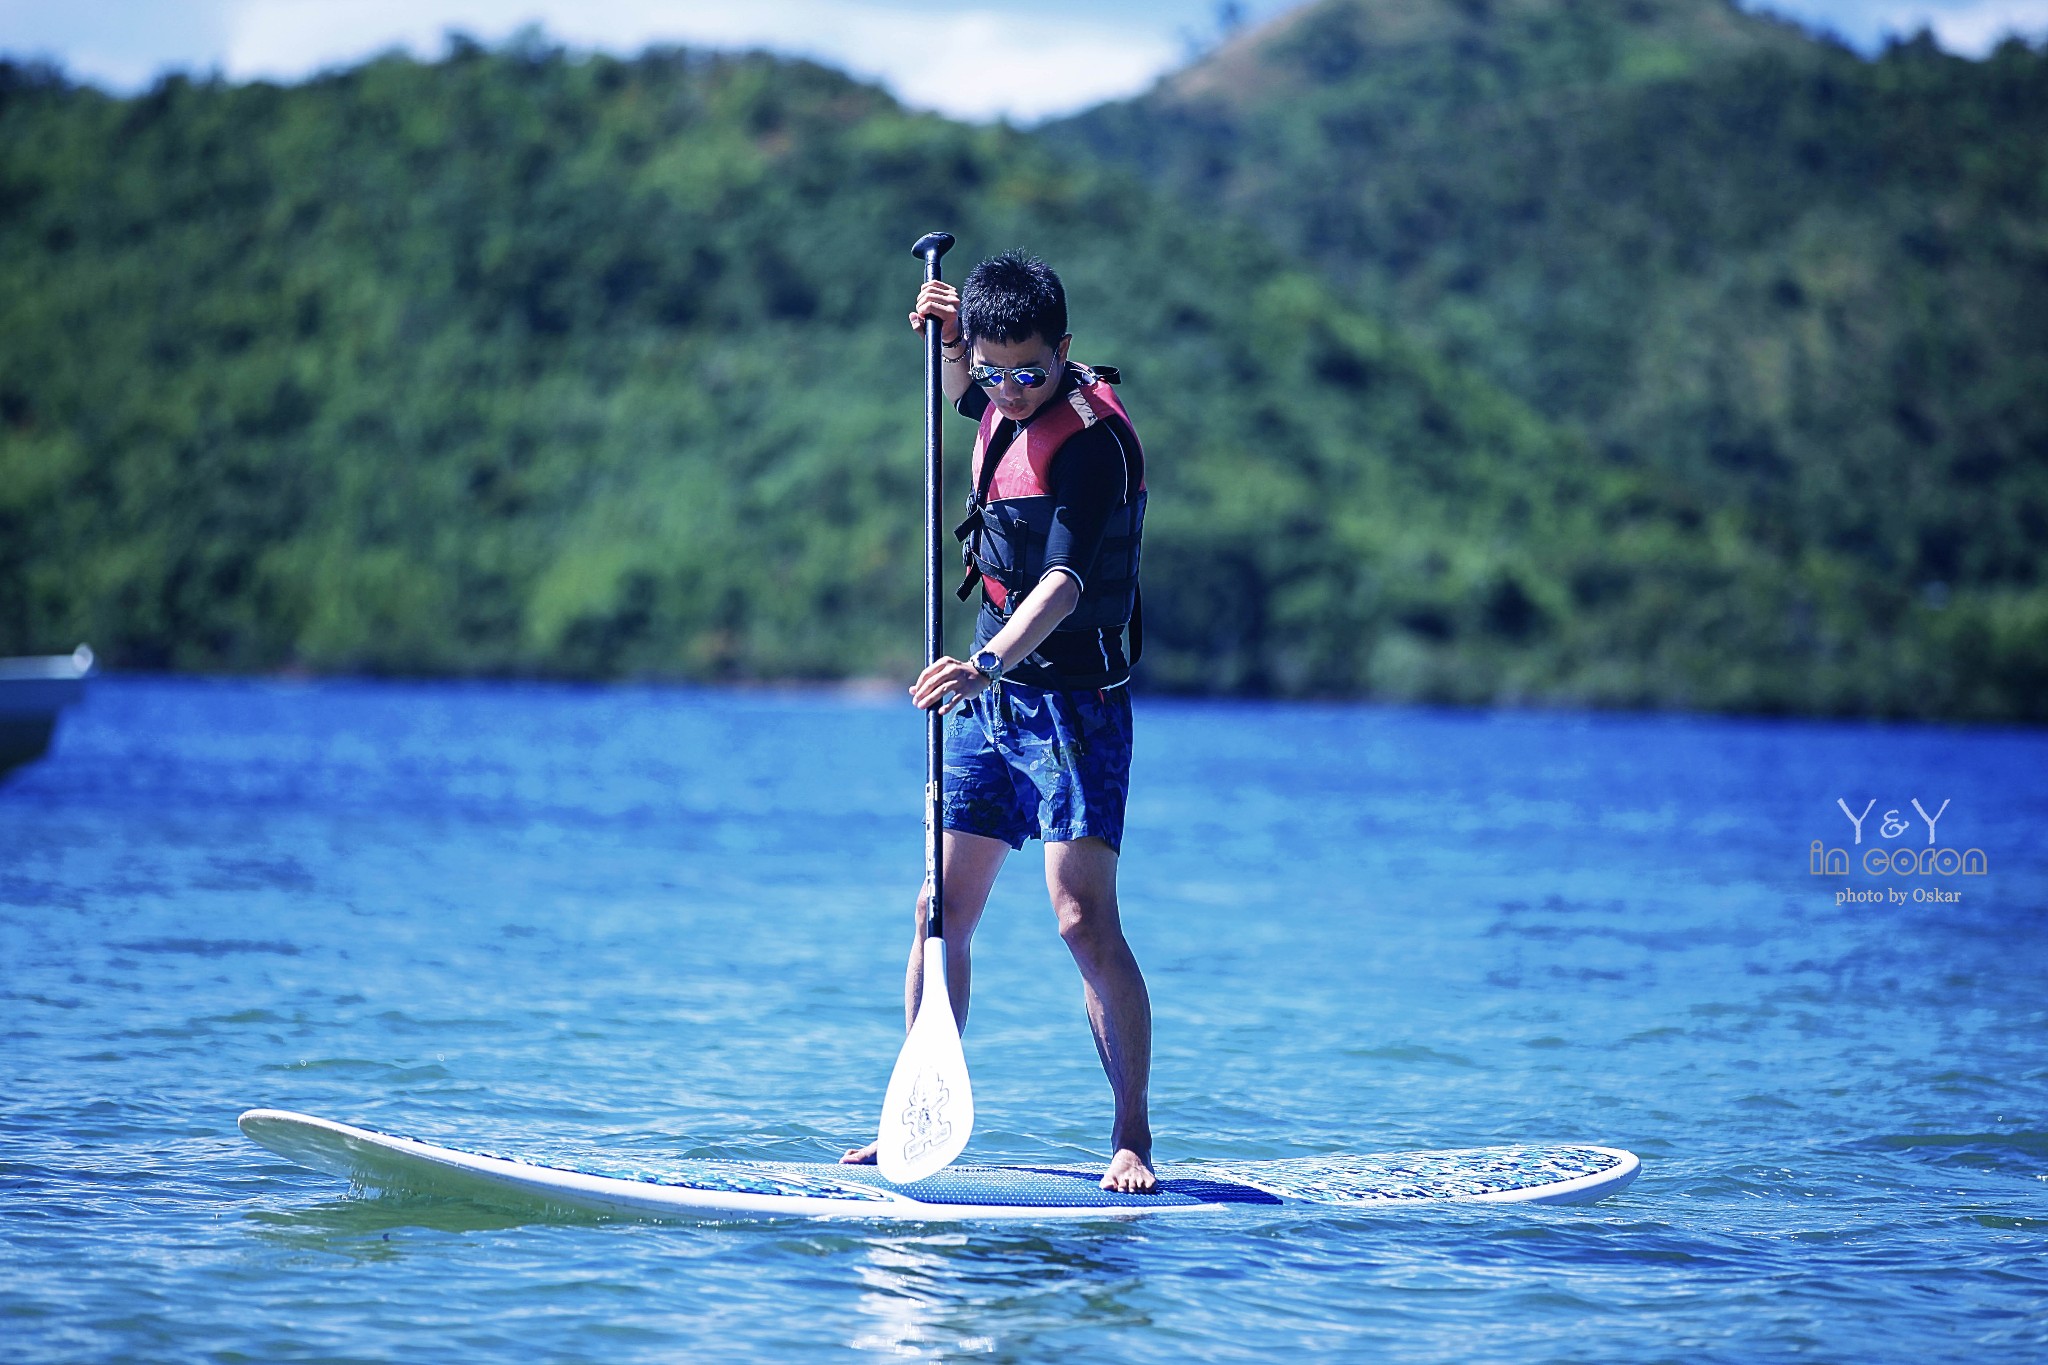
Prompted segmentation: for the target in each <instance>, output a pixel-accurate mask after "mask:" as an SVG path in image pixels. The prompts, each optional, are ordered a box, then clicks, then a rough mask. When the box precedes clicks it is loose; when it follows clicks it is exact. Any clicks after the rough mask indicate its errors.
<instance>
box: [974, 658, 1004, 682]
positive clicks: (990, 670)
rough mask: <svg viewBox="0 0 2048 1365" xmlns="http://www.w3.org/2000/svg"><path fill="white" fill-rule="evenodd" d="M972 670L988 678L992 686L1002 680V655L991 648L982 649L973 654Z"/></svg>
mask: <svg viewBox="0 0 2048 1365" xmlns="http://www.w3.org/2000/svg"><path fill="white" fill-rule="evenodd" d="M974 671H975V672H976V673H979V674H981V676H982V677H984V678H986V679H988V682H989V686H991V687H993V686H995V685H996V684H997V683H999V682H1001V681H1002V680H1003V656H1002V655H1000V654H998V653H996V652H995V651H994V650H992V649H984V650H983V651H981V653H979V654H977V655H975V656H974Z"/></svg>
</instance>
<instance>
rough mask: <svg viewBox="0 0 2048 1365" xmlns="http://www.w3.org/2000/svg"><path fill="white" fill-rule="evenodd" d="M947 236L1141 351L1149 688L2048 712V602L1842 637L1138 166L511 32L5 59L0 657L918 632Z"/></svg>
mask: <svg viewBox="0 0 2048 1365" xmlns="http://www.w3.org/2000/svg"><path fill="white" fill-rule="evenodd" d="M931 227H945V228H947V229H949V230H951V231H953V232H955V233H957V234H958V235H959V236H960V238H961V242H962V246H961V249H960V250H959V251H958V252H956V253H955V256H954V258H953V260H952V262H950V263H949V264H950V269H951V273H952V274H953V275H954V276H955V277H956V278H957V276H958V275H959V274H960V273H962V272H964V270H965V269H966V268H967V266H968V265H969V264H970V263H971V261H972V260H973V259H974V258H976V257H977V256H979V255H982V254H986V253H987V252H989V251H993V250H995V249H998V248H1001V247H1005V246H1011V245H1017V244H1023V245H1026V246H1029V247H1031V248H1032V249H1035V250H1037V251H1040V252H1041V253H1043V254H1045V255H1046V256H1047V257H1048V258H1050V259H1051V260H1053V261H1054V263H1055V264H1056V265H1058V266H1059V267H1060V269H1061V271H1062V273H1063V274H1064V275H1065V277H1066V279H1067V282H1068V285H1069V289H1070V292H1071V294H1072V295H1073V299H1074V310H1075V322H1076V333H1077V338H1076V354H1077V355H1078V356H1080V357H1082V358H1092V359H1096V360H1099V361H1106V362H1111V363H1116V364H1118V365H1120V366H1122V367H1123V368H1124V369H1125V371H1126V373H1127V374H1128V375H1129V376H1130V382H1129V383H1128V384H1127V385H1126V390H1125V393H1126V398H1127V401H1128V402H1129V403H1130V405H1131V407H1132V409H1133V412H1134V416H1135V417H1136V419H1137V420H1138V422H1139V424H1140V429H1141V431H1142V432H1143V434H1144V436H1145V438H1146V444H1147V448H1148V452H1149V454H1150V456H1151V471H1152V480H1151V482H1152V486H1153V489H1154V494H1155V497H1154V504H1153V506H1154V510H1153V517H1152V522H1151V526H1150V528H1149V530H1148V537H1147V562H1146V581H1147V586H1148V591H1147V593H1146V605H1147V613H1148V619H1147V626H1148V629H1147V656H1146V662H1145V668H1144V672H1145V674H1146V675H1147V677H1148V679H1149V681H1150V682H1151V683H1152V684H1154V685H1157V686H1165V687H1170V688H1175V689H1182V690H1196V691H1218V692H1266V693H1283V694H1367V695H1376V696H1385V697H1406V698H1430V699H1443V700H1464V701H1476V700H1486V699H1507V700H1514V699H1549V700H1558V701H1574V702H1591V703H1596V704H1622V705H1706V706H1717V707H1735V708H1749V709H1765V710H1816V711H1827V712H1849V713H1856V712H1875V713H1919V714H1946V715H1958V716H2020V715H2040V714H2042V713H2041V712H2040V710H2039V709H2038V707H2039V702H2040V697H2041V695H2042V693H2043V692H2044V690H2048V689H2044V688H2042V687H2039V686H2035V687H2034V688H2033V690H2032V691H2031V692H2028V691H2026V690H2024V688H2023V686H2022V684H2024V683H2025V682H2026V681H2027V679H2028V678H2029V677H2038V676H2039V674H2038V670H2039V668H2040V660H2041V657H2042V656H2041V653H2040V650H2039V646H2040V637H2041V633H2040V631H2039V630H2038V629H2036V630H2035V631H2034V633H2033V634H2032V635H2031V636H2024V637H2023V636H2021V635H2015V634H2014V631H2015V630H2020V629H2021V628H2023V627H2025V626H2026V625H2027V623H2028V621H2030V620H2034V619H2036V618H2029V617H2027V616H2025V612H2027V611H2030V610H2035V609H2036V604H2037V603H2038V601H2039V599H2038V598H2035V597H2029V596H2026V595H2025V594H2024V593H2020V592H2019V591H2018V590H2017V589H2015V590H2013V592H2014V594H2015V595H2012V596H2010V598H2009V600H2008V599H1999V600H2000V601H2001V602H2006V603H2007V605H2006V606H2004V607H2001V608H2000V610H2003V611H2005V613H2006V614H2005V615H2003V616H1999V615H1997V614H1996V613H1993V612H1990V610H1989V609H1988V608H1986V607H1984V606H1983V601H1988V600H1989V599H1982V600H1980V598H1979V597H1978V596H1973V593H1975V592H1976V589H1974V588H1973V587H1972V586H1970V585H1969V584H1968V583H1967V582H1966V581H1964V578H1963V576H1962V575H1961V574H1958V575H1956V576H1955V580H1954V584H1953V587H1952V592H1951V596H1950V598H1949V601H1948V605H1947V607H1946V608H1945V609H1937V608H1936V607H1935V606H1934V605H1933V602H1932V599H1931V598H1930V597H1929V596H1927V595H1924V594H1920V593H1918V592H1917V590H1916V592H1915V594H1914V595H1912V596H1910V598H1909V599H1907V600H1906V601H1905V602H1904V604H1903V605H1902V606H1900V607H1899V608H1898V610H1897V611H1896V612H1894V613H1893V615H1892V616H1891V617H1890V618H1888V619H1887V620H1886V621H1885V623H1884V628H1883V631H1882V632H1881V633H1880V632H1874V631H1869V630H1865V629H1864V628H1865V627H1866V626H1868V625H1869V624H1870V623H1871V621H1872V619H1873V618H1872V615H1871V613H1872V612H1873V611H1877V610H1879V609H1888V608H1887V604H1888V603H1889V602H1890V600H1891V599H1889V598H1871V597H1870V596H1869V594H1868V593H1867V590H1866V587H1865V585H1864V583H1863V582H1862V580H1860V579H1858V578H1856V577H1855V576H1854V575H1853V574H1851V573H1848V572H1847V571H1846V570H1845V569H1844V567H1843V566H1844V565H1853V563H1854V561H1853V560H1852V559H1850V558H1846V557H1844V556H1843V555H1841V554H1835V553H1834V552H1831V551H1830V552H1822V551H1818V550H1817V551H1815V552H1814V553H1813V554H1811V555H1804V554H1801V555H1794V554H1792V553H1791V552H1790V551H1789V550H1788V549H1787V545H1786V544H1785V543H1781V542H1780V541H1779V540H1775V539H1772V538H1771V535H1770V534H1769V532H1770V530H1771V527H1770V525H1769V524H1768V523H1765V522H1760V521H1758V520H1756V519H1755V518H1754V517H1753V516H1751V515H1749V514H1748V513H1747V512H1746V511H1744V509H1742V508H1737V509H1734V512H1731V510H1730V509H1728V508H1726V507H1723V506H1721V505H1719V504H1718V503H1716V502H1715V501H1714V500H1712V499H1711V498H1707V497H1704V496H1702V494H1701V493H1700V491H1699V489H1698V488H1697V487H1696V486H1694V485H1693V484H1691V483H1689V482H1688V481H1687V480H1686V479H1685V478H1684V477H1682V475H1683V470H1682V468H1680V467H1679V466H1676V465H1671V464H1667V463H1666V462H1662V461H1659V460H1653V459H1650V458H1647V457H1638V458H1635V459H1624V458H1618V457H1616V456H1615V455H1614V453H1613V452H1612V451H1607V452H1605V453H1604V454H1603V453H1602V452H1600V451H1599V450H1598V449H1597V448H1596V447H1594V446H1593V445H1591V444H1590V443H1589V442H1588V441H1587V439H1586V438H1585V437H1583V436H1581V435H1579V434H1577V433H1576V432H1575V431H1574V430H1572V427H1571V424H1570V423H1569V422H1565V423H1562V424H1561V423H1558V422H1554V421H1552V420H1550V419H1547V418H1546V417H1544V416H1541V415H1539V413H1538V411H1537V407H1538V405H1537V404H1534V403H1531V402H1527V401H1524V400H1523V399H1520V398H1517V397H1513V396H1510V393H1509V392H1508V391H1507V389H1508V388H1509V387H1511V386H1509V385H1505V384H1503V383H1502V382H1500V381H1498V380H1494V379H1488V378H1486V377H1483V376H1482V374H1481V373H1479V369H1480V368H1481V366H1480V365H1478V364H1476V363H1474V362H1475V361H1477V360H1480V359H1483V358H1481V357H1474V358H1473V359H1472V360H1468V361H1460V360H1456V359H1446V358H1444V356H1443V354H1442V353H1441V352H1440V350H1439V349H1438V348H1437V346H1436V344H1435V342H1434V341H1418V339H1417V335H1416V334H1415V333H1414V332H1413V331H1412V329H1411V328H1410V326H1409V324H1406V323H1402V322H1391V323H1390V322H1388V321H1385V320H1381V319H1380V318H1378V317H1376V316H1375V315H1374V313H1373V312H1372V311H1370V309H1361V308H1359V307H1355V306H1352V305H1349V304H1346V303H1345V302H1343V299H1344V297H1345V293H1344V291H1343V290H1341V289H1336V288H1333V287H1332V286H1331V285H1330V284H1329V283H1328V282H1327V281H1326V279H1325V278H1324V277H1322V276H1320V275H1318V274H1316V273H1314V272H1313V271H1311V270H1309V269H1306V268H1304V264H1303V262H1302V261H1301V259H1300V258H1298V257H1296V256H1295V255H1294V254H1293V253H1290V252H1288V251H1287V250H1285V249H1283V247H1282V246H1279V245H1275V244H1273V243H1272V242H1270V241H1269V240H1267V239H1266V238H1265V237H1264V236H1262V235H1260V234H1259V233H1257V232H1254V231H1252V230H1250V229H1241V228H1236V227H1232V226H1230V225H1229V223H1228V222H1227V221H1225V220H1224V219H1223V218H1222V217H1221V216H1220V215H1218V214H1217V213H1215V212H1213V211H1203V212H1188V211H1186V210H1185V209H1182V208H1180V207H1178V206H1177V204H1176V202H1175V201H1174V199H1173V198H1171V197H1170V196H1168V195H1167V194H1165V193H1162V192H1161V191H1157V190H1152V189H1147V188H1143V187H1142V186H1141V185H1140V183H1139V182H1138V181H1137V180H1136V179H1134V178H1132V177H1131V176H1129V175H1128V173H1126V172H1122V171H1118V170H1114V169H1108V168H1104V167H1102V166H1099V165H1090V164H1089V163H1087V162H1085V161H1080V162H1077V161H1076V160H1074V159H1072V158H1071V157H1070V156H1069V155H1068V154H1064V153H1060V152H1057V151H1055V150H1052V149H1050V148H1049V147H1048V146H1047V145H1046V143H1045V142H1044V141H1043V140H1041V139H1038V138H1035V137H1031V136H1028V135H1024V134H1020V133H1016V132H1012V131H1008V130H1002V129H973V128H965V127H962V126H959V125H955V124H952V123H949V122H947V121H945V120H942V119H939V118H935V117H930V116H918V115H911V114H908V113H906V112H904V111H902V110H901V109H899V108H898V107H896V106H895V105H894V104H893V103H892V102H891V101H889V100H888V99H887V98H886V97H885V96H883V95H881V94H879V93H878V92H876V91H874V90H872V89H869V88H867V87H864V86H861V85H859V84H856V83H854V82H852V81H850V80H848V79H846V78H844V77H842V76H839V75H837V74H835V73H832V72H829V71H825V70H822V69H820V68H817V67H815V66H810V65H806V64H801V63H791V62H781V61H775V60H771V59H768V58H763V57H742V58H722V57H709V56H704V55H700V54H691V53H684V52H675V51H666V52H664V51H656V52H652V53H649V54H647V55H646V56H644V57H642V58H639V59H637V60H633V61H619V60H614V59H610V58H603V57H587V58H579V57H569V56H565V55H563V54H561V53H559V52H556V51H553V50H551V49H548V48H546V47H545V46H542V45H539V44H535V43H526V44H522V45H516V46H514V47H513V48H510V49H507V50H504V51H497V52H487V51H483V50H481V49H477V48H474V47H471V46H466V45H464V46H459V47H458V48H457V49H456V50H454V51H452V52H451V54H450V55H449V57H448V58H447V59H446V60H443V61H440V62H436V63H431V64H421V63H416V62H412V61H408V60H404V59H400V58H388V59H383V60H379V61H376V62H373V63H370V64H368V65H366V66H363V67H360V68H357V69H354V70H350V71H346V72H341V73H337V74H335V75H332V76H328V77H324V78H321V79H319V80H316V81H313V82H310V83H308V84H306V85H303V86H297V87H292V88H286V89H279V88H276V87H271V86H267V85H252V86H228V85H224V84H204V83H200V84H195V83H191V82H188V81H184V80H177V79H173V80H170V81H167V82H165V83H164V84H162V85H161V86H160V87H158V88H157V89H156V90H154V91H152V92H151V93H149V94H147V95H144V96H141V97H137V98H134V99H125V100H123V99H115V98H111V97H108V96H106V95H104V94H101V93H99V92H96V91H93V90H90V89H81V88H77V87H73V86H70V85H68V84H66V83H65V82H64V81H62V80H61V79H58V78H56V77H55V76H53V75H52V74H51V73H48V72H46V71H40V70H36V69H24V68H19V67H9V68H4V69H0V653H16V652H25V651H41V650H50V649H64V648H68V647H69V646H70V645H71V644H72V643H74V642H76V641H77V640H79V639H89V640H91V641H92V643H93V644H94V645H95V647H96V648H99V649H100V650H101V652H102V654H103V655H104V656H105V657H107V658H108V659H110V660H111V661H112V662H113V663H115V664H116V665H117V666H130V667H174V668H193V669H238V670H260V669H271V668H279V667H303V668H312V669H320V670H368V671H384V672H409V673H465V674H466V673H497V674H502V673H529V674H547V675H562V676H587V677H613V676H675V677H693V678H773V677H808V678H823V677H838V676H850V675H869V674H875V673H890V674H895V675H904V674H906V673H907V671H908V670H910V669H911V668H913V667H914V664H915V661H916V655H917V652H918V648H919V642H920V635H921V632H920V628H919V625H918V620H919V613H918V609H917V605H916V603H917V596H918V590H919V581H920V578H919V563H920V553H919V548H918V546H919V539H918V530H917V521H918V517H919V515H920V512H921V499H920V496H919V493H918V479H919V454H918V451H919V433H920V417H919V413H920V400H919V397H918V386H919V382H920V374H921V352H920V349H919V347H918V344H917V342H916V340H915V338H914V335H913V334H912V333H911V332H910V330H909V329H908V328H907V327H906V326H905V325H904V323H903V320H902V313H903V310H904V307H905V304H906V302H907V300H908V298H909V297H910V295H911V293H912V292H914V289H915V285H916V281H917V279H918V266H917V263H916V262H915V260H913V259H912V258H911V257H910V256H909V255H908V250H907V248H908V243H909V242H910V241H911V240H912V239H913V238H914V237H915V236H916V235H917V234H918V233H919V232H921V231H923V230H925V229H927V228H931ZM1347 287H1348V286H1347ZM1434 335H1435V334H1432V336H1434ZM968 435H969V429H968V428H967V426H966V424H965V423H958V424H956V425H955V428H954V432H953V440H954V451H955V455H956V463H958V461H959V459H960V457H962V456H964V452H965V447H966V442H967V438H968ZM1887 591H1888V589H1887ZM1873 602H1875V605H1873ZM2014 604H2016V605H2014ZM2015 613H2018V614H2017V615H2015ZM2015 621H2017V622H2018V623H2019V624H2018V626H2015V625H2014V622H2015ZM960 629H961V630H963V631H964V629H965V627H964V623H963V624H962V626H961V627H960ZM2016 639H2017V640H2019V643H2018V644H2015V643H2014V641H2015V640H2016ZM2028 647H2032V648H2034V649H2035V652H2034V653H2032V654H2027V653H2026V652H2025V649H2026V648H2028ZM1972 651H1974V653H1973V652H1972ZM2028 668H2034V669H2036V670H2037V673H2036V674H2033V675H2029V674H2027V673H2026V671H2025V670H2026V669H2028ZM2029 708H2034V709H2029Z"/></svg>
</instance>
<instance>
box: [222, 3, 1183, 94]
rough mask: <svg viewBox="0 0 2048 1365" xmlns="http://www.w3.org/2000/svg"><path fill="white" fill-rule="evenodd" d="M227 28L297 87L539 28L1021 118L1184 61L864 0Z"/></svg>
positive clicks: (1131, 46)
mask: <svg viewBox="0 0 2048 1365" xmlns="http://www.w3.org/2000/svg"><path fill="white" fill-rule="evenodd" d="M1105 12H1107V11H1105ZM225 19H226V22H225V28H226V34H227V38H226V45H225V51H224V52H223V54H222V57H221V66H222V68H223V70H224V71H225V72H226V73H227V74H228V75H229V76H230V77H233V78H235V79H238V80H248V79H252V78H256V77H266V78H269V79H274V80H295V79H298V78H300V77H303V76H306V75H309V74H311V73H313V72H315V71H318V70H320V69H322V68H324V67H328V66H333V65H337V64H340V63H344V62H349V61H354V60H357V59H360V58H362V57H365V56H368V55H370V54H372V53H374V52H378V51H382V50H385V49H388V48H391V47H394V46H401V47H405V48H407V49H409V50H411V51H413V52H415V53H417V54H419V55H422V56H431V55H434V54H437V53H438V52H439V51H440V50H441V48H442V42H443V34H444V33H445V31H446V30H448V29H450V28H459V29H461V30H463V31H465V32H467V33H470V34H472V35H474V36H475V37H477V38H479V39H482V40H485V41H499V40H502V39H504V38H505V37H507V36H509V35H511V34H512V33H514V32H516V31H518V30H519V29H520V28H521V27H523V26H525V25H527V24H534V23H538V24H540V25H541V26H543V27H544V28H545V29H546V31H547V33H548V35H549V36H550V37H552V38H555V39H558V40H560V41H562V42H566V43H568V44H570V45H571V46H575V47H591V48H601V49H604V50H606V51H611V52H622V53H623V52H631V51H634V50H637V49H639V48H641V47H644V46H646V45H647V44H649V43H654V42H672V43H687V44H692V45H696V46H708V47H722V48H750V47H762V48H771V49H773V50H775V51H778V52H784V53H792V54H797V55H801V56H806V57H811V58H814V59H816V60H818V61H821V62H824V63H827V64H829V65H832V66H836V67H839V68H841V69H844V70H847V71H851V72H853V73H854V74H856V75H859V76H864V77H868V78H870V79H874V80H877V81H880V82H881V83H882V84H884V85H886V86H888V88H889V89H890V90H892V91H893V92H894V93H895V94H896V95H897V96H898V98H900V99H902V100H903V101H904V102H906V103H908V104H912V105H916V106H918V107H920V108H927V109H937V110H941V111H943V112H945V113H948V114H952V115H954V116H956V117H960V118H970V119H987V118H995V117H1000V116H1008V117H1010V118H1012V119H1016V120H1019V121H1029V120H1033V119H1038V118H1044V117H1047V116H1049V115H1053V114H1059V113H1065V112H1068V111H1070V110H1075V109H1079V108H1082V107H1084V106H1086V105H1089V104H1093V103H1096V102H1097V101H1100V100H1104V99H1113V98H1116V97H1118V96H1122V95H1129V94H1134V93H1136V92H1138V91H1140V90H1143V89H1144V88H1145V87H1146V86H1147V85H1149V84H1150V83H1151V82H1152V81H1153V80H1154V79H1155V78H1156V77H1158V76H1159V75H1160V74H1161V73H1163V72H1165V71H1166V70H1167V69H1168V68H1170V67H1172V66H1173V65H1174V64H1176V62H1178V61H1179V60H1180V58H1181V56H1182V52H1181V48H1180V45H1179V43H1178V42H1177V41H1176V40H1175V39H1174V38H1173V37H1172V36H1170V35H1168V34H1165V33H1162V32H1159V31H1158V29H1159V25H1157V24H1156V23H1144V22H1138V23H1128V22H1126V23H1119V22H1117V21H1116V20H1114V19H1111V18H1103V19H1093V20H1073V19H1064V18H1063V19H1061V20H1060V21H1058V22H1056V23H1048V22H1045V21H1044V19H1043V18H1041V19H1039V20H1037V21H1035V22H1034V21H1033V20H1031V19H1030V18H1029V16H1028V15H1022V16H1020V12H1019V11H1017V10H1014V9H1013V10H1009V11H995V10H979V9H959V8H955V9H946V10H942V9H935V8H921V9H910V8H904V7H900V6H897V5H890V4H880V3H872V2H870V3H859V2H858V0H856V3H829V0H753V3H659V2H658V0H229V3H228V4H227V5H226V7H225Z"/></svg>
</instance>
